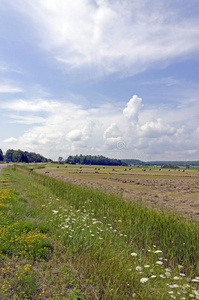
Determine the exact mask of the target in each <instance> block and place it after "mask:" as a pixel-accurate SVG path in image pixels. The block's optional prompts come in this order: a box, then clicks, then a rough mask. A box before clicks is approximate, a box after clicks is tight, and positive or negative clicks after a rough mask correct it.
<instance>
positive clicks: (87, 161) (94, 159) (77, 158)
mask: <svg viewBox="0 0 199 300" xmlns="http://www.w3.org/2000/svg"><path fill="white" fill-rule="evenodd" d="M59 162H61V160H60V158H59ZM62 162H64V161H63V160H62ZM65 163H66V164H81V165H104V166H106V165H107V166H127V164H126V163H125V162H122V161H121V160H119V159H114V158H108V157H105V156H102V155H98V156H93V155H82V154H80V155H74V156H73V155H70V156H69V157H68V158H67V159H66V160H65Z"/></svg>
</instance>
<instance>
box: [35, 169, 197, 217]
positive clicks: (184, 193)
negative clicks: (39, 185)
mask: <svg viewBox="0 0 199 300" xmlns="http://www.w3.org/2000/svg"><path fill="white" fill-rule="evenodd" d="M144 170H145V171H143V169H141V168H135V167H134V168H125V167H115V168H113V167H108V166H106V167H96V166H79V165H67V166H62V165H61V166H55V167H54V166H52V165H49V166H48V167H47V168H45V169H39V170H37V172H38V173H40V174H45V175H48V176H50V177H54V178H57V179H60V180H63V181H66V182H70V183H72V184H77V185H81V186H88V187H92V188H95V189H100V190H102V191H106V192H109V193H115V194H117V195H120V196H122V197H123V198H126V199H128V200H129V201H131V200H132V201H134V200H138V199H141V200H142V201H144V202H145V203H147V204H148V205H149V206H153V207H156V208H162V207H163V208H165V209H169V210H175V211H177V212H179V213H180V214H183V215H186V216H188V217H196V218H199V172H198V171H197V169H195V170H192V169H191V170H188V169H187V170H183V169H181V170H180V171H178V170H169V169H165V170H164V169H162V170H159V168H151V169H149V168H146V169H144Z"/></svg>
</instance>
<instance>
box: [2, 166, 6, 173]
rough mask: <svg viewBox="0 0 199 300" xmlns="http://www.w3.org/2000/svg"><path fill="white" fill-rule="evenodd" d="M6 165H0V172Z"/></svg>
mask: <svg viewBox="0 0 199 300" xmlns="http://www.w3.org/2000/svg"><path fill="white" fill-rule="evenodd" d="M5 167H7V165H0V173H1V170H2V169H3V168H5Z"/></svg>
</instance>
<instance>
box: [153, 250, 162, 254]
mask: <svg viewBox="0 0 199 300" xmlns="http://www.w3.org/2000/svg"><path fill="white" fill-rule="evenodd" d="M153 253H162V250H155V251H153Z"/></svg>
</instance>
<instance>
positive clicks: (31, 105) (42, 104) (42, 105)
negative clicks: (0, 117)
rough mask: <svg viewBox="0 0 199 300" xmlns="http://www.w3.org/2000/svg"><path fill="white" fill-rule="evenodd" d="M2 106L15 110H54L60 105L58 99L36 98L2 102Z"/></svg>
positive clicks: (0, 104) (0, 105)
mask: <svg viewBox="0 0 199 300" xmlns="http://www.w3.org/2000/svg"><path fill="white" fill-rule="evenodd" d="M0 107H2V108H7V109H11V110H15V111H28V112H41V111H46V112H50V111H51V112H53V111H54V110H55V109H56V108H58V107H60V104H59V102H57V101H48V100H43V99H36V100H30V101H27V100H15V101H9V102H4V103H0Z"/></svg>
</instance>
